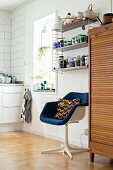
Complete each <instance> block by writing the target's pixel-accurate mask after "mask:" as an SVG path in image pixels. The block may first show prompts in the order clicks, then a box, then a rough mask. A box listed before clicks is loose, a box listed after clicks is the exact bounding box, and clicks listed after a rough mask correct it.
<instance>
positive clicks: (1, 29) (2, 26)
mask: <svg viewBox="0 0 113 170" xmlns="http://www.w3.org/2000/svg"><path fill="white" fill-rule="evenodd" d="M1 31H2V32H4V31H5V28H4V25H1V24H0V32H1Z"/></svg>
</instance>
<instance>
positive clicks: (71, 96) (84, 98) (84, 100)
mask: <svg viewBox="0 0 113 170" xmlns="http://www.w3.org/2000/svg"><path fill="white" fill-rule="evenodd" d="M75 98H79V99H80V102H81V103H88V93H79V92H70V93H68V94H67V95H66V96H64V97H63V99H67V100H73V99H75Z"/></svg>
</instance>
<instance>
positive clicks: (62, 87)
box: [13, 0, 110, 145]
mask: <svg viewBox="0 0 113 170" xmlns="http://www.w3.org/2000/svg"><path fill="white" fill-rule="evenodd" d="M90 3H93V5H94V10H95V12H100V16H101V18H102V15H103V14H104V13H106V12H109V11H110V5H109V1H108V0H95V1H91V0H84V1H83V0H69V1H65V0H57V1H56V0H46V1H45V0H34V1H33V2H32V3H31V4H29V5H27V6H26V7H23V9H19V10H18V11H15V12H14V13H13V17H14V16H15V15H17V14H19V13H21V12H24V13H25V63H26V64H25V67H24V71H25V72H24V73H25V75H24V76H25V77H24V78H25V84H32V78H31V77H32V58H33V22H34V21H35V20H37V19H39V18H41V17H44V16H46V15H48V14H50V13H52V12H54V11H55V10H56V9H58V12H59V16H61V17H64V16H65V15H66V14H67V13H68V12H71V13H72V14H76V12H77V11H85V10H86V9H87V7H88V5H89V4H90ZM79 31H80V32H81V29H79ZM87 50H88V49H86V48H85V49H81V50H80V51H78V50H77V51H76V52H75V53H76V54H79V53H83V54H84V53H85V51H87ZM69 91H80V92H87V91H88V70H79V71H70V72H67V73H64V74H63V75H61V74H59V75H58V94H54V95H52V94H51V95H49V94H39V93H33V107H32V116H33V120H32V123H31V124H28V125H27V124H23V130H26V131H29V132H34V133H38V134H43V135H47V136H50V137H54V138H57V139H62V138H63V127H55V126H50V125H45V124H42V123H41V122H40V120H39V116H40V112H41V110H42V108H43V106H44V104H45V102H47V101H53V100H55V99H56V98H58V97H62V96H64V95H65V94H67V92H69ZM87 127H88V112H86V116H85V118H84V119H83V120H82V121H81V122H80V123H79V124H73V125H70V128H69V139H70V141H71V143H74V144H80V136H81V134H83V132H84V128H87ZM82 142H83V143H84V144H86V145H87V143H88V141H87V137H86V136H83V137H82Z"/></svg>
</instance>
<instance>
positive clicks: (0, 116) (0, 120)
mask: <svg viewBox="0 0 113 170" xmlns="http://www.w3.org/2000/svg"><path fill="white" fill-rule="evenodd" d="M2 116H3V114H2V107H0V123H2V120H3V118H2Z"/></svg>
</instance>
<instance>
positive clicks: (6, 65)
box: [5, 60, 10, 68]
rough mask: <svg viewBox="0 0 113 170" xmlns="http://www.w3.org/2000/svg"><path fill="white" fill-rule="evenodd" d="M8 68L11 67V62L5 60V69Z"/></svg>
mask: <svg viewBox="0 0 113 170" xmlns="http://www.w3.org/2000/svg"><path fill="white" fill-rule="evenodd" d="M7 67H10V61H8V60H7V61H6V60H5V68H7Z"/></svg>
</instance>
